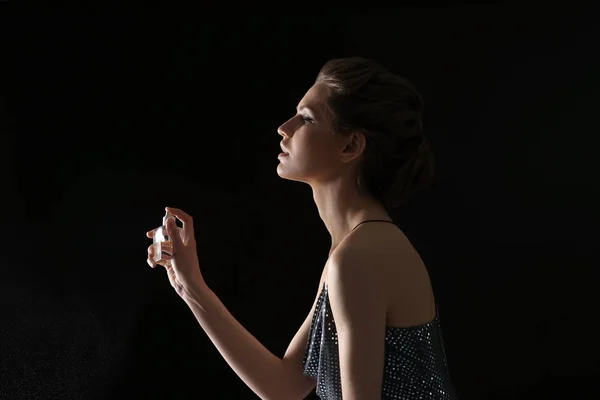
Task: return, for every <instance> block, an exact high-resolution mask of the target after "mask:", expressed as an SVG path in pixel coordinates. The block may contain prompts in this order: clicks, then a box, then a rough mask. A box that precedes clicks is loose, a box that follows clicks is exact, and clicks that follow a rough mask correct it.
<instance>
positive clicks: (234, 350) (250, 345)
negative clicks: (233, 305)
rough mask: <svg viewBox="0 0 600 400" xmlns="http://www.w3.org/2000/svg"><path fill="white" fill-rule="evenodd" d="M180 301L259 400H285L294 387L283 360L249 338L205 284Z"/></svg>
mask: <svg viewBox="0 0 600 400" xmlns="http://www.w3.org/2000/svg"><path fill="white" fill-rule="evenodd" d="M183 299H184V300H185V302H186V303H187V305H188V306H189V307H190V309H191V310H192V312H193V313H194V316H195V317H196V319H197V320H198V322H199V323H200V326H201V327H202V329H204V332H206V334H207V335H208V337H209V338H210V340H211V341H212V342H213V344H214V345H215V346H216V347H217V350H219V353H221V355H222V356H223V358H224V359H225V361H227V363H228V364H229V366H230V367H231V368H232V369H233V370H234V372H235V373H236V374H237V375H238V376H239V377H240V378H241V379H242V380H243V381H244V383H245V384H246V385H248V387H249V388H250V389H252V391H253V392H254V393H256V394H257V395H258V396H259V397H260V398H262V399H269V400H270V399H277V400H279V399H287V398H292V397H294V396H292V395H291V393H287V391H289V390H290V389H291V388H292V387H294V385H292V384H291V380H293V378H294V377H293V376H292V374H293V373H292V372H291V370H289V368H286V367H285V366H284V363H283V361H282V360H281V359H280V358H279V357H277V356H275V355H274V354H273V353H271V352H270V351H269V350H268V349H267V348H266V347H265V346H263V345H262V344H261V343H260V342H259V341H258V340H257V339H256V338H255V337H254V336H252V335H251V334H250V333H249V332H248V331H247V330H246V329H245V328H244V327H243V326H242V325H241V324H240V323H239V322H238V321H237V320H236V319H235V318H234V317H233V316H232V315H231V313H230V312H229V311H228V310H227V309H226V308H225V306H224V305H223V303H222V302H221V301H220V300H219V298H218V297H217V296H216V295H215V294H214V293H213V292H212V291H211V290H210V289H209V288H208V287H207V286H205V285H202V286H195V287H194V288H191V289H190V290H187V291H186V295H185V296H183Z"/></svg>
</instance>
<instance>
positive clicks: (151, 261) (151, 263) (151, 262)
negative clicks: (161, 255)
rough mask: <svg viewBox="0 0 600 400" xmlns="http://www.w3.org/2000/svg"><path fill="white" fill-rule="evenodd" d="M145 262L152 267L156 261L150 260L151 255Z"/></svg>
mask: <svg viewBox="0 0 600 400" xmlns="http://www.w3.org/2000/svg"><path fill="white" fill-rule="evenodd" d="M146 262H147V263H148V265H149V266H151V267H152V268H154V267H156V263H155V262H154V261H153V260H152V257H148V259H147V260H146Z"/></svg>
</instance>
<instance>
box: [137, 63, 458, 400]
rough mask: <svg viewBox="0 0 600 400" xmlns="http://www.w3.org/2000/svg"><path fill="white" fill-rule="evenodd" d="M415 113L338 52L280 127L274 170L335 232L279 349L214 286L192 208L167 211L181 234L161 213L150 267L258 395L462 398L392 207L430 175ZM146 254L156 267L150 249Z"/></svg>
mask: <svg viewBox="0 0 600 400" xmlns="http://www.w3.org/2000/svg"><path fill="white" fill-rule="evenodd" d="M422 110H423V102H422V98H421V96H420V94H419V93H418V92H417V91H416V90H415V88H414V87H413V86H412V85H411V84H410V83H409V82H408V81H406V80H405V79H403V78H401V77H398V76H396V75H393V74H391V73H390V72H389V71H387V70H386V69H385V68H383V67H382V66H381V65H380V64H378V63H377V62H375V61H374V60H370V59H364V58H360V57H355V58H345V59H335V60H331V61H329V62H328V63H326V64H325V65H324V66H323V68H322V69H321V71H320V72H319V74H318V76H317V79H316V81H315V83H314V85H313V86H312V87H311V88H310V90H308V92H307V93H306V94H305V96H304V97H303V98H302V100H301V101H300V103H299V104H298V107H297V113H296V115H294V116H293V117H291V118H290V119H289V120H287V121H286V122H285V123H284V124H283V125H281V126H280V127H279V129H278V133H279V134H280V135H281V136H282V138H283V139H282V141H281V148H282V150H283V153H282V154H280V155H279V160H280V163H279V165H278V167H277V173H278V175H279V176H280V177H281V178H284V179H290V180H294V181H298V182H305V183H307V184H308V185H310V186H311V188H312V190H313V198H314V200H315V202H316V205H317V208H318V210H319V215H320V217H321V219H322V220H323V222H324V223H325V226H326V227H327V230H328V231H329V233H330V234H331V251H330V253H329V257H328V259H327V262H326V264H325V266H324V268H323V273H322V276H321V282H320V284H319V288H317V291H316V293H315V295H316V298H315V301H314V303H313V305H312V308H311V310H310V312H309V313H308V316H307V317H306V320H305V321H304V323H303V324H302V326H301V327H300V329H299V330H298V332H297V333H296V335H295V336H294V338H293V339H292V341H291V343H290V345H289V347H288V349H287V351H286V353H285V355H284V356H283V358H279V357H277V356H275V355H273V354H272V353H270V352H269V351H268V350H267V349H266V348H265V347H264V346H263V345H262V344H261V343H260V342H258V340H256V339H255V338H254V337H253V336H252V335H251V334H250V333H248V331H247V330H246V329H244V327H242V326H241V325H240V324H239V323H238V322H237V321H236V320H235V319H234V318H233V317H232V315H231V314H230V313H229V312H228V311H227V309H226V308H225V307H224V305H223V304H222V303H221V301H219V299H218V298H217V296H216V295H215V294H214V293H213V292H212V291H211V290H210V289H209V288H208V286H207V285H206V283H205V281H204V279H203V278H202V274H201V272H200V267H199V264H198V257H197V254H196V243H195V239H194V229H193V222H192V217H190V216H189V215H187V214H186V213H185V212H183V211H181V210H179V209H175V208H167V210H168V211H171V212H172V213H173V214H174V215H175V216H176V217H177V219H179V220H180V221H182V223H183V228H182V233H181V235H179V234H177V228H176V224H175V221H174V220H173V219H171V220H169V223H168V224H167V230H168V232H169V233H170V235H171V237H172V238H173V247H172V249H170V252H171V253H172V256H169V255H168V254H167V255H166V256H165V257H164V259H163V260H162V261H161V262H159V263H158V264H160V265H163V266H165V267H166V269H167V271H168V276H169V280H170V282H171V285H173V287H174V288H175V290H176V291H177V293H178V294H179V296H181V298H182V299H183V300H184V301H185V302H186V303H187V304H188V306H189V307H190V308H191V310H192V312H193V313H194V315H195V316H196V318H197V320H198V322H199V323H200V325H201V326H202V328H203V329H204V331H205V332H206V334H207V335H208V336H209V337H210V339H211V340H212V342H213V343H214V345H215V346H216V347H217V349H218V350H219V352H220V353H221V355H222V356H223V357H224V358H225V360H226V361H227V363H228V364H229V365H230V366H231V368H232V369H233V370H234V371H235V373H236V374H238V376H239V377H240V378H241V379H242V380H243V381H244V382H245V383H246V384H247V385H248V386H249V387H250V389H252V390H253V391H254V393H256V394H257V395H258V396H259V397H261V398H263V399H277V400H280V399H281V400H287V399H303V398H304V397H306V396H307V395H308V394H309V393H310V392H311V391H312V390H313V389H314V388H315V386H316V393H317V395H318V396H319V397H320V398H321V399H324V400H325V399H327V400H329V399H343V400H374V399H455V398H456V395H455V391H454V388H453V385H452V382H451V379H450V376H449V374H448V370H447V363H446V357H445V352H444V346H443V341H442V334H441V331H440V327H439V317H438V314H437V307H436V302H435V299H434V295H433V291H432V287H431V284H430V280H429V275H428V273H427V270H426V268H425V265H424V264H423V262H422V260H421V258H420V256H419V254H418V253H417V251H416V250H415V249H414V248H413V246H412V245H411V243H410V242H409V240H408V239H407V238H406V237H405V235H404V234H403V233H402V231H401V230H400V229H399V228H398V227H397V226H396V225H395V224H394V223H393V221H392V220H391V218H390V216H389V214H388V212H387V211H386V210H389V209H391V208H393V207H395V206H398V205H399V204H402V203H403V202H404V201H406V199H407V198H408V197H409V196H410V195H411V194H413V193H414V192H416V191H418V190H420V189H422V188H425V187H427V186H428V185H429V183H430V181H431V178H432V174H433V156H432V154H431V153H430V151H429V146H428V141H427V139H426V138H425V137H424V136H423V133H422V121H421V114H422ZM153 232H154V231H150V232H148V236H149V237H152V236H153ZM148 253H149V258H148V262H149V264H150V265H151V266H152V267H154V266H155V265H156V264H155V263H154V262H153V261H152V260H153V252H152V246H150V247H149V248H148ZM169 263H170V264H169Z"/></svg>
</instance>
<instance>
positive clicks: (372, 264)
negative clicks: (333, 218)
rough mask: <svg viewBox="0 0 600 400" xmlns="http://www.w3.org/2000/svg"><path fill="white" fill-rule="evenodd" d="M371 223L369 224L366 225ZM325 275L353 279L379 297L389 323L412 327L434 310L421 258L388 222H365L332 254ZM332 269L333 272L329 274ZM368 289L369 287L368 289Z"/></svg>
mask: <svg viewBox="0 0 600 400" xmlns="http://www.w3.org/2000/svg"><path fill="white" fill-rule="evenodd" d="M368 225H371V226H368ZM332 258H334V262H333V263H332V264H331V266H330V268H335V269H336V270H335V271H330V273H329V274H328V278H330V277H332V276H335V277H336V278H337V279H338V280H339V279H347V280H348V281H350V282H357V283H356V284H355V285H354V289H356V292H361V291H362V289H363V288H364V289H365V290H366V291H369V292H370V293H371V294H372V293H374V291H376V292H377V294H378V297H379V295H382V296H383V300H384V301H385V303H386V304H387V318H386V319H387V323H388V325H390V326H412V325H415V324H419V323H422V322H424V321H428V320H431V318H432V315H433V313H434V312H435V309H434V305H433V293H432V290H431V285H430V280H429V274H428V272H427V269H426V268H425V265H424V263H423V260H422V259H421V257H420V255H419V253H418V252H417V250H416V249H415V248H414V247H413V245H412V244H411V242H410V241H409V239H408V238H407V237H406V235H405V234H404V233H403V232H402V231H401V229H400V228H398V227H397V226H394V225H392V224H387V223H382V224H365V225H364V226H361V227H360V228H358V229H357V230H356V231H354V232H352V234H351V236H348V237H347V240H345V241H344V242H343V243H342V244H341V245H340V246H339V247H338V248H337V249H336V250H335V252H334V253H333V254H332ZM332 272H333V273H332ZM369 288H370V289H369Z"/></svg>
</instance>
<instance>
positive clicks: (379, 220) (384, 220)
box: [351, 219, 396, 232]
mask: <svg viewBox="0 0 600 400" xmlns="http://www.w3.org/2000/svg"><path fill="white" fill-rule="evenodd" d="M365 222H388V223H390V224H394V225H396V223H395V222H394V221H388V220H387V219H368V220H366V221H363V222H361V223H359V224H358V225H356V226H355V227H354V229H356V228H358V227H359V226H360V225H362V224H364V223H365ZM354 229H352V230H354ZM351 232H352V231H351Z"/></svg>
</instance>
